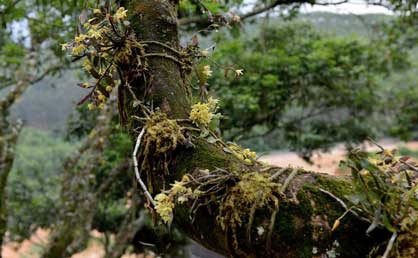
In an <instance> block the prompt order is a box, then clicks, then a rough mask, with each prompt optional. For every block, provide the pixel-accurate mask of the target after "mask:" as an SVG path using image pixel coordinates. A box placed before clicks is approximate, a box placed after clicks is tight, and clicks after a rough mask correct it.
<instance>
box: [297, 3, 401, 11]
mask: <svg viewBox="0 0 418 258" xmlns="http://www.w3.org/2000/svg"><path fill="white" fill-rule="evenodd" d="M330 2H333V1H330ZM315 11H323V12H333V13H344V14H350V13H351V14H367V13H381V14H393V12H392V11H389V10H388V9H386V8H384V7H382V6H375V5H367V4H366V2H365V1H362V0H351V1H350V3H344V4H339V5H327V6H325V5H314V6H312V5H310V4H304V5H303V6H302V8H301V12H315Z"/></svg>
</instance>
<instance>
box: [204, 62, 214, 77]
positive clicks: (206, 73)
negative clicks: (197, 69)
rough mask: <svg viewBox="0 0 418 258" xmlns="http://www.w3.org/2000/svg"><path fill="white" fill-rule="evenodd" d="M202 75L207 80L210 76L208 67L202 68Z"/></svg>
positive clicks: (210, 71)
mask: <svg viewBox="0 0 418 258" xmlns="http://www.w3.org/2000/svg"><path fill="white" fill-rule="evenodd" d="M202 74H203V75H205V76H206V78H209V77H211V76H212V70H211V69H210V65H205V66H203V69H202Z"/></svg>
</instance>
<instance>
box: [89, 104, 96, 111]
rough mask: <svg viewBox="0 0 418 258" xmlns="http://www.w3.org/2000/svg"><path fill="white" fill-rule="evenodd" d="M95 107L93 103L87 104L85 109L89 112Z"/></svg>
mask: <svg viewBox="0 0 418 258" xmlns="http://www.w3.org/2000/svg"><path fill="white" fill-rule="evenodd" d="M95 107H96V106H95V105H94V104H93V103H89V104H88V105H87V108H88V109H89V110H93V109H94V108H95Z"/></svg>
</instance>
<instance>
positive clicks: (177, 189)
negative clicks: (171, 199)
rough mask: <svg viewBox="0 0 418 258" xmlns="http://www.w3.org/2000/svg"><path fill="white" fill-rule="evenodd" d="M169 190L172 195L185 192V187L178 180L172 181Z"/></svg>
mask: <svg viewBox="0 0 418 258" xmlns="http://www.w3.org/2000/svg"><path fill="white" fill-rule="evenodd" d="M170 192H171V193H173V194H174V195H176V194H178V193H185V192H187V189H186V187H184V186H183V184H182V183H181V182H179V181H174V184H171V189H170Z"/></svg>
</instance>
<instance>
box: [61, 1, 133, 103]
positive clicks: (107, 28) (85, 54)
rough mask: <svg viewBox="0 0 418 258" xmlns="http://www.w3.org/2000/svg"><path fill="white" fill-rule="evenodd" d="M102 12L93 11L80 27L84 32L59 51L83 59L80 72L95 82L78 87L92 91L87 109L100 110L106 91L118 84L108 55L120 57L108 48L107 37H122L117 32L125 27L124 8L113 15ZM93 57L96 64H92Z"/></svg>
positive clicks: (114, 68) (109, 43) (109, 45)
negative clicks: (90, 16)
mask: <svg viewBox="0 0 418 258" xmlns="http://www.w3.org/2000/svg"><path fill="white" fill-rule="evenodd" d="M103 10H104V9H94V10H93V17H92V18H91V19H89V20H87V21H86V22H85V23H84V24H83V26H84V28H85V29H86V31H85V32H84V33H81V34H79V35H77V36H76V37H75V38H74V40H73V41H72V42H70V43H65V44H62V49H63V50H71V54H72V56H74V57H82V58H85V59H84V62H83V65H82V66H83V69H84V70H86V72H88V73H89V74H91V75H92V76H93V77H94V78H95V79H96V81H95V83H94V84H93V85H92V84H91V83H89V82H86V83H82V84H80V85H81V86H82V87H83V88H93V89H92V91H93V92H92V93H91V94H89V96H90V99H92V102H91V103H90V104H88V105H87V107H88V108H89V109H90V110H91V109H94V108H96V107H98V108H100V109H103V108H104V106H105V103H106V100H107V98H108V96H109V94H110V92H112V90H113V88H114V87H115V85H117V83H118V82H117V81H116V80H114V79H113V74H114V73H115V70H116V65H115V64H114V62H113V61H111V60H110V59H109V56H115V58H114V59H115V60H116V61H117V59H118V56H120V55H121V54H120V53H119V51H116V50H115V49H114V47H112V42H113V41H111V40H110V39H109V38H112V37H118V36H119V34H121V35H122V34H123V33H121V32H123V31H124V28H125V27H124V26H125V25H124V24H123V23H122V22H123V20H124V19H126V17H127V10H126V9H125V8H124V7H120V8H118V9H117V11H116V12H115V13H114V14H113V15H110V14H108V13H105V11H103ZM104 46H105V47H104ZM123 54H124V53H123ZM93 58H96V59H94V60H98V61H95V62H94V63H93V62H92V61H91V60H93ZM119 59H120V57H119Z"/></svg>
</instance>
